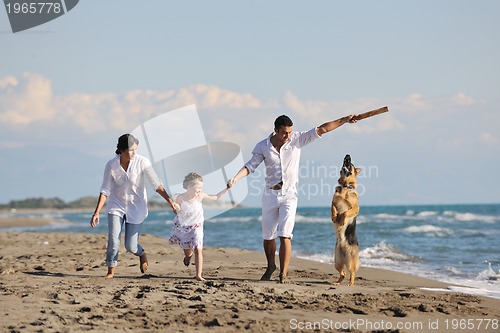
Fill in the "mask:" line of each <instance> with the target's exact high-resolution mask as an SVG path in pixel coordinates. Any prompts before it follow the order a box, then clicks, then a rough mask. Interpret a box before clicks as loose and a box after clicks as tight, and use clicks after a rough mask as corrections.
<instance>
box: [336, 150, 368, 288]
mask: <svg viewBox="0 0 500 333" xmlns="http://www.w3.org/2000/svg"><path fill="white" fill-rule="evenodd" d="M360 173H361V169H360V168H356V167H355V166H354V165H353V164H352V163H351V156H350V155H346V156H345V157H344V164H343V165H342V169H341V170H340V178H339V180H338V183H339V186H337V187H336V188H335V193H334V194H333V198H332V222H333V224H334V226H335V233H336V235H337V243H336V244H335V269H337V271H339V273H340V278H339V279H338V281H337V282H335V283H334V284H335V285H339V284H341V283H342V281H343V280H344V278H345V276H346V271H348V272H349V274H350V277H349V284H348V286H353V285H354V278H355V274H356V272H357V270H358V269H359V265H360V261H359V245H358V239H357V237H356V217H357V216H358V213H359V204H358V192H357V191H356V185H357V181H356V176H357V175H359V174H360Z"/></svg>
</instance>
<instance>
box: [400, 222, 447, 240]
mask: <svg viewBox="0 0 500 333" xmlns="http://www.w3.org/2000/svg"><path fill="white" fill-rule="evenodd" d="M403 231H404V232H408V233H412V234H415V233H423V234H426V235H428V236H436V237H447V236H450V235H451V234H453V231H452V230H450V229H447V228H440V227H436V226H433V225H428V224H426V225H420V226H412V227H408V228H406V229H403Z"/></svg>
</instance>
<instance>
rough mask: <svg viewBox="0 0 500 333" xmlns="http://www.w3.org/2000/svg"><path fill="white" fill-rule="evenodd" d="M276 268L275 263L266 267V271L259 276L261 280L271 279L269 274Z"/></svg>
mask: <svg viewBox="0 0 500 333" xmlns="http://www.w3.org/2000/svg"><path fill="white" fill-rule="evenodd" d="M275 270H276V265H274V266H271V267H267V269H266V272H265V273H264V275H262V277H261V278H260V280H261V281H269V280H271V276H272V275H273V273H274V271H275Z"/></svg>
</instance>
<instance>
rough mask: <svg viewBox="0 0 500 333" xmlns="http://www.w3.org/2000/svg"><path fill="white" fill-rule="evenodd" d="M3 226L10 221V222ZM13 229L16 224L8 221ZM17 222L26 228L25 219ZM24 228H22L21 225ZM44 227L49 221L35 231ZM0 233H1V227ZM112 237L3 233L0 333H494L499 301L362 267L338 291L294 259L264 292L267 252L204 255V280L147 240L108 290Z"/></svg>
mask: <svg viewBox="0 0 500 333" xmlns="http://www.w3.org/2000/svg"><path fill="white" fill-rule="evenodd" d="M4 222H5V221H4ZM10 222H11V223H14V222H15V221H10ZM18 222H19V221H18ZM21 222H22V221H21ZM39 222H40V223H42V222H43V221H39ZM0 230H1V229H0ZM106 239H107V237H106V235H96V234H77V233H26V232H22V233H16V232H0V243H1V244H2V251H1V254H0V259H1V261H0V263H1V264H0V318H1V319H0V330H1V331H2V332H84V331H90V330H92V331H95V332H207V331H212V332H242V331H245V332H313V331H314V332H323V331H324V332H341V331H342V332H498V331H500V328H499V326H498V325H499V323H498V320H499V319H500V300H498V299H493V298H487V297H480V296H474V295H467V294H461V293H455V292H446V291H436V290H425V289H421V288H441V289H446V288H447V287H448V285H447V284H445V283H441V282H437V281H432V280H428V279H424V278H420V277H415V276H411V275H406V274H401V273H396V272H392V271H385V270H380V269H373V268H365V267H362V268H361V269H360V270H359V272H358V276H357V279H356V285H355V286H353V287H347V286H346V285H345V284H344V285H341V286H334V285H332V284H331V282H333V281H335V280H336V279H337V277H338V275H337V273H336V272H334V268H333V266H332V265H330V264H322V263H318V262H313V261H308V260H302V259H297V258H292V262H291V265H290V273H289V277H290V279H291V281H292V283H291V284H288V285H280V284H277V274H276V273H275V276H274V280H273V281H269V282H261V281H259V278H260V276H261V274H262V273H263V271H264V266H265V260H264V255H263V253H258V252H252V251H245V250H240V249H226V248H206V249H205V250H204V255H205V264H204V276H205V278H207V280H208V281H207V282H205V283H202V282H198V281H195V280H194V279H193V278H192V277H193V276H194V265H191V266H190V267H189V268H186V267H184V266H183V264H182V258H183V257H182V254H181V250H180V249H179V248H178V247H176V246H169V245H167V241H166V240H165V239H162V238H159V237H156V236H151V235H147V234H146V235H142V236H141V243H142V244H143V245H144V247H145V249H146V251H147V254H148V257H149V263H150V266H149V270H148V271H147V274H144V275H143V274H141V273H140V272H139V265H138V263H139V260H138V258H136V257H134V256H133V255H131V254H129V253H126V252H125V250H124V249H123V245H122V249H121V251H120V255H121V256H120V260H119V266H118V267H117V275H116V277H115V278H114V279H111V280H107V279H104V278H103V276H104V275H105V273H106V267H105V263H104V255H105V248H106Z"/></svg>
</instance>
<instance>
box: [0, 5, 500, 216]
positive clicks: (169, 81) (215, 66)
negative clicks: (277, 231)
mask: <svg viewBox="0 0 500 333" xmlns="http://www.w3.org/2000/svg"><path fill="white" fill-rule="evenodd" d="M499 12H500V3H499V2H498V1H475V2H471V1H457V0H449V1H447V0H439V1H432V2H430V1H429V2H423V1H397V0H392V1H389V0H386V1H384V0H382V1H356V2H345V1H315V2H307V3H306V2H299V1H273V2H267V1H266V2H264V1H252V2H250V1H216V2H208V1H203V2H202V1H199V2H179V1H147V2H146V1H129V0H120V1H118V0H107V1H97V0H93V1H92V0H86V1H80V2H79V3H78V5H77V6H76V7H75V8H73V9H72V10H71V11H70V12H68V13H66V14H65V15H63V16H61V17H59V18H57V19H55V20H53V21H50V22H48V23H46V24H43V25H40V26H38V27H34V28H32V29H29V30H26V31H23V32H18V33H12V30H11V28H10V24H9V20H8V17H7V13H6V10H5V8H0V50H1V51H0V170H1V173H0V184H1V186H0V188H1V190H0V203H8V202H9V201H10V200H20V199H25V198H29V197H59V198H62V199H63V200H65V201H71V200H75V199H77V198H80V197H83V196H88V195H91V196H93V195H95V196H96V197H97V195H98V192H99V188H100V184H101V181H102V173H103V170H104V165H105V163H106V162H107V161H108V160H109V159H110V158H112V157H113V156H114V149H115V146H116V141H117V138H118V137H119V136H120V135H121V134H123V133H127V132H131V131H132V130H133V129H135V128H136V127H137V126H140V124H142V123H144V122H145V121H147V120H149V119H151V118H154V117H156V116H159V115H161V114H165V113H167V112H170V111H172V110H175V109H178V108H182V107H185V106H188V105H193V104H194V105H195V106H196V109H197V110H198V114H199V120H200V123H201V126H202V129H203V134H204V136H205V139H206V141H207V142H231V143H234V144H236V145H238V146H239V147H240V149H241V154H242V156H243V160H245V161H246V160H248V159H249V158H250V157H251V152H252V149H253V147H254V146H255V144H256V143H257V142H258V141H260V140H262V139H264V138H265V137H267V136H268V135H269V134H270V133H272V131H273V122H274V119H275V118H276V117H277V116H279V115H281V114H287V115H289V116H290V117H291V118H292V120H293V121H294V129H295V130H309V129H311V128H313V127H314V126H319V125H321V124H322V123H324V122H326V121H330V120H334V119H337V118H340V117H342V116H345V115H348V114H352V113H361V112H365V111H369V110H372V109H376V108H379V107H382V106H385V105H387V106H388V107H389V110H390V112H389V113H386V114H383V115H380V116H377V117H374V118H370V119H366V120H363V121H360V122H358V123H357V124H352V125H350V124H347V125H344V126H342V127H340V128H338V129H336V130H334V131H333V132H331V133H328V134H326V135H324V137H323V138H321V139H319V140H316V141H315V142H313V143H311V144H310V145H309V146H307V147H305V148H304V149H303V151H302V159H301V162H302V163H301V169H300V183H299V206H329V205H330V202H331V196H332V194H333V190H334V187H335V185H336V182H337V178H338V168H339V166H340V165H341V164H342V161H343V158H344V156H345V155H346V154H350V155H351V157H352V160H353V163H354V164H355V165H356V166H360V167H361V168H362V169H363V172H362V174H361V175H360V176H359V177H360V178H359V179H358V180H359V183H360V187H359V188H358V190H359V192H360V204H361V205H419V204H431V205H432V204H454V203H498V202H500V191H499V188H500V176H499V174H498V170H499V166H500V130H499V129H498V127H499V125H500V94H499V93H500V63H499V61H498V59H500V37H499V35H498V32H499V31H500V21H499V20H498V13H499ZM180 130H181V131H183V133H184V135H185V136H186V138H188V137H189V136H191V135H193V133H192V130H193V129H192V128H190V126H182V128H181V129H180ZM175 144H176V143H175V142H166V143H165V145H166V146H167V147H168V146H169V145H175ZM194 171H195V170H194ZM167 173H168V170H167ZM263 173H264V170H263V166H261V167H260V169H258V172H256V173H255V174H253V175H251V176H250V177H249V178H248V189H249V190H248V195H247V197H246V199H245V200H244V201H243V204H244V205H247V206H256V207H257V206H259V205H260V193H259V190H258V189H260V188H261V187H262V186H263V185H262V179H263ZM222 185H224V184H222ZM158 198H159V197H158Z"/></svg>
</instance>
